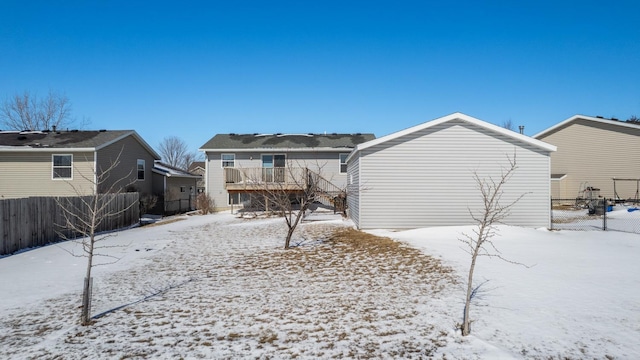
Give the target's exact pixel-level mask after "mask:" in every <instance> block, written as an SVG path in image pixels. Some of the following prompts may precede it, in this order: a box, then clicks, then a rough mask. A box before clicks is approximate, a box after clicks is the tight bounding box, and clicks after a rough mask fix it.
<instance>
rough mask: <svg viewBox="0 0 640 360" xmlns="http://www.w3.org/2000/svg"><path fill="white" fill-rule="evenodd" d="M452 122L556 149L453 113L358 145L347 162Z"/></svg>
mask: <svg viewBox="0 0 640 360" xmlns="http://www.w3.org/2000/svg"><path fill="white" fill-rule="evenodd" d="M454 120H461V121H464V122H467V123H470V124H473V125H475V126H478V127H481V128H485V129H487V130H489V131H492V132H495V133H499V134H501V135H505V136H508V137H510V138H513V139H515V140H518V141H522V142H524V143H527V144H530V145H532V146H535V147H537V148H540V149H543V150H546V151H556V147H555V146H553V145H551V144H547V143H545V142H542V141H540V140H536V139H533V138H531V137H529V136H526V135H523V134H520V133H517V132H515V131H512V130H508V129H505V128H503V127H500V126H497V125H494V124H490V123H488V122H485V121H482V120H479V119H476V118H474V117H471V116H469V115H465V114H463V113H460V112H456V113H453V114H451V115H447V116H443V117H441V118H438V119H435V120H431V121H427V122H424V123H422V124H419V125H416V126H413V127H410V128H407V129H404V130H400V131H397V132H394V133H392V134H389V135H386V136H383V137H380V138H377V139H375V140H371V141H367V142H366V143H362V144H359V145H358V146H356V147H355V149H354V150H353V152H352V153H351V154H350V155H349V158H348V159H347V161H348V160H349V159H350V158H351V157H352V156H353V154H355V153H357V152H358V151H361V150H364V149H367V148H370V147H372V146H375V145H378V144H382V143H384V142H387V141H389V140H393V139H397V138H399V137H401V136H405V135H408V134H411V133H414V132H416V131H420V130H424V129H428V128H430V127H433V126H438V125H440V124H443V123H446V122H449V121H454Z"/></svg>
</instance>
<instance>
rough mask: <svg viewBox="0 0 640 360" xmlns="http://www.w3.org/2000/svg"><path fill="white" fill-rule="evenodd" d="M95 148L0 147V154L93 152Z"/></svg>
mask: <svg viewBox="0 0 640 360" xmlns="http://www.w3.org/2000/svg"><path fill="white" fill-rule="evenodd" d="M94 151H96V148H59V147H38V148H33V147H31V146H0V152H56V153H59V152H65V153H68V152H94Z"/></svg>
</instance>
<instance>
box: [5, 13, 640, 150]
mask: <svg viewBox="0 0 640 360" xmlns="http://www.w3.org/2000/svg"><path fill="white" fill-rule="evenodd" d="M638 14H640V3H639V2H637V1H633V2H632V1H615V2H603V1H598V2H595V1H524V2H515V1H457V2H447V1H366V2H355V1H352V2H347V1H260V2H257V1H256V2H253V1H202V2H162V1H153V2H148V3H147V2H136V1H117V0H116V1H107V0H100V1H64V0H63V1H55V2H54V1H14V0H8V1H7V0H5V1H3V2H2V3H1V4H0V97H1V98H4V97H6V96H9V95H12V94H15V93H17V92H22V91H25V90H28V91H30V92H32V93H36V94H39V95H45V94H46V93H47V92H48V91H49V89H53V90H55V91H59V92H64V93H66V95H67V96H68V97H69V98H70V100H71V101H72V103H73V109H74V114H75V115H76V116H77V117H83V116H84V117H88V118H89V119H90V121H91V122H90V124H89V125H88V126H86V127H85V129H102V128H105V129H135V130H136V131H138V132H139V133H140V134H141V135H142V137H143V138H145V139H146V140H147V141H148V142H149V144H150V145H152V146H153V147H155V148H157V146H158V144H159V142H160V141H161V140H162V139H163V138H164V137H166V136H171V135H175V136H179V137H181V138H183V139H184V140H185V141H187V142H188V143H189V144H190V146H191V147H192V149H194V150H195V149H197V148H198V147H199V146H201V145H202V144H204V143H205V142H206V141H207V140H208V139H209V138H211V137H212V136H213V135H215V134H216V133H229V132H235V133H254V132H260V133H275V132H283V133H300V132H302V133H308V132H316V133H318V132H325V131H326V132H372V133H374V134H376V136H383V135H386V134H389V133H392V132H395V131H398V130H401V129H404V128H407V127H410V126H413V125H416V124H419V123H422V122H424V121H428V120H431V119H435V118H438V117H441V116H444V115H447V114H450V113H453V112H456V111H460V112H463V113H465V114H467V115H470V116H474V117H476V118H479V119H482V120H485V121H488V122H491V123H494V124H498V125H501V124H503V123H504V122H505V121H508V120H511V121H512V122H513V124H514V125H516V126H517V125H524V126H525V133H526V134H528V135H533V134H535V133H537V132H539V131H541V130H543V129H545V128H547V127H549V126H551V125H553V124H555V123H557V122H560V121H562V120H564V119H566V118H568V117H570V116H572V115H575V114H585V115H593V116H595V115H601V116H604V117H612V116H613V117H617V118H620V119H627V118H629V117H630V116H631V115H636V116H640V25H639V24H638Z"/></svg>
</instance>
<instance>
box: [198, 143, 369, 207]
mask: <svg viewBox="0 0 640 360" xmlns="http://www.w3.org/2000/svg"><path fill="white" fill-rule="evenodd" d="M374 138H375V136H374V135H373V134H335V133H334V134H217V135H215V136H214V137H213V138H211V139H210V140H209V141H207V142H206V143H205V144H204V145H202V146H201V147H200V151H202V152H204V154H205V177H204V183H205V191H206V193H207V194H208V195H209V196H210V197H211V198H212V199H213V201H214V203H215V208H216V210H224V209H229V208H231V207H232V206H234V205H235V206H237V205H241V204H243V203H246V202H247V201H248V199H249V198H250V196H251V195H252V194H259V193H260V192H261V191H263V190H264V189H265V187H267V186H290V187H291V191H296V190H299V189H296V186H297V185H299V184H295V182H296V180H298V181H299V179H300V176H302V175H301V174H302V171H303V170H306V169H310V170H311V171H314V172H317V173H319V174H321V175H322V177H323V178H324V179H325V180H327V182H329V183H331V185H332V186H333V188H334V189H337V190H336V191H337V192H341V191H343V190H344V189H345V188H346V184H347V163H346V159H347V156H348V155H349V153H350V152H351V150H353V148H354V147H355V146H356V145H358V144H360V143H363V142H366V141H368V140H372V139H374Z"/></svg>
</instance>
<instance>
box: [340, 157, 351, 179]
mask: <svg viewBox="0 0 640 360" xmlns="http://www.w3.org/2000/svg"><path fill="white" fill-rule="evenodd" d="M348 157H349V154H340V174H346V173H347V158H348Z"/></svg>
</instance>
